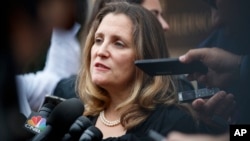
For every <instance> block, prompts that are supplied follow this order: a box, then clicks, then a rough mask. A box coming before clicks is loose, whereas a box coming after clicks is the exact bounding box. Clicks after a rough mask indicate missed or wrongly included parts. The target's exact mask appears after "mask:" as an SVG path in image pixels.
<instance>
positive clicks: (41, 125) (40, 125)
mask: <svg viewBox="0 0 250 141" xmlns="http://www.w3.org/2000/svg"><path fill="white" fill-rule="evenodd" d="M25 127H26V128H28V129H30V130H31V131H33V132H35V133H40V132H41V131H43V130H44V129H45V128H46V119H45V118H43V117H42V116H32V117H31V118H30V119H29V120H28V121H27V122H26V124H25Z"/></svg>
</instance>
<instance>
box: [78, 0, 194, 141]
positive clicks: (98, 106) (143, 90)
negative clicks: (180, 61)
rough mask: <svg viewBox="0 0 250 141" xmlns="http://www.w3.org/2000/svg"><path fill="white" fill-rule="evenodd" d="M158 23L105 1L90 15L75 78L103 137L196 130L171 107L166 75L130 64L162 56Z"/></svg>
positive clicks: (169, 82) (147, 14) (172, 93)
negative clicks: (153, 131) (92, 15)
mask: <svg viewBox="0 0 250 141" xmlns="http://www.w3.org/2000/svg"><path fill="white" fill-rule="evenodd" d="M163 34H164V32H163V30H162V27H161V25H160V23H159V22H158V21H157V19H156V18H155V17H154V15H153V14H152V13H150V12H149V11H147V10H145V9H144V8H142V7H140V6H136V5H131V4H128V3H125V2H120V3H110V4H108V5H107V6H106V7H104V8H103V9H102V10H101V11H100V12H99V13H98V14H97V16H96V18H95V20H94V22H93V25H92V28H91V29H90V32H89V34H88V36H87V40H86V44H85V47H84V50H83V57H84V58H83V60H84V62H83V64H84V65H83V66H82V68H81V71H80V73H79V76H78V91H79V96H80V98H81V99H82V100H83V102H84V104H85V111H84V115H85V116H88V117H90V118H91V119H92V121H93V123H94V124H95V126H96V127H97V128H99V129H100V130H101V131H102V133H103V138H104V140H143V141H145V140H152V139H150V138H149V136H147V134H148V131H149V130H150V129H153V130H155V131H157V132H159V133H161V134H163V135H167V133H168V132H170V131H173V130H177V131H181V132H185V133H195V132H197V131H198V124H197V122H196V120H195V119H194V118H193V117H192V116H191V114H190V113H188V112H187V111H186V110H183V108H179V107H181V106H178V105H177V97H176V91H175V88H174V85H173V81H172V79H171V78H170V76H157V77H150V76H148V75H147V74H145V73H143V72H142V71H141V70H139V69H138V68H136V66H135V65H134V61H135V60H138V59H150V58H162V57H168V56H167V55H166V54H165V53H166V52H167V51H166V42H165V39H164V36H163Z"/></svg>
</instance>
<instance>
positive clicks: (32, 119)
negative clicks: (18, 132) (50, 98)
mask: <svg viewBox="0 0 250 141" xmlns="http://www.w3.org/2000/svg"><path fill="white" fill-rule="evenodd" d="M54 107H55V105H54V104H52V103H45V104H44V105H43V106H42V107H41V108H40V109H39V111H38V112H32V113H31V114H30V116H29V117H28V119H27V120H26V122H25V124H24V126H25V128H26V129H27V130H28V131H30V132H32V133H33V135H35V134H39V133H40V132H42V131H43V130H44V129H45V127H46V120H47V118H48V116H49V115H50V113H51V111H52V110H53V109H54Z"/></svg>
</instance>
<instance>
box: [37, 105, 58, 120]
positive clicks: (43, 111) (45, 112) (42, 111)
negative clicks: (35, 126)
mask: <svg viewBox="0 0 250 141" xmlns="http://www.w3.org/2000/svg"><path fill="white" fill-rule="evenodd" d="M54 108H55V105H54V104H52V103H45V104H44V105H43V106H42V107H41V108H40V109H39V111H38V112H39V114H40V115H42V116H43V117H49V115H50V113H51V112H52V110H53V109H54Z"/></svg>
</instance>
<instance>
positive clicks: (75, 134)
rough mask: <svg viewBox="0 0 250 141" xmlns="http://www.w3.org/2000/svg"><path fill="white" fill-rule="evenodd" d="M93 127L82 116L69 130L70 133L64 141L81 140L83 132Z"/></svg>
mask: <svg viewBox="0 0 250 141" xmlns="http://www.w3.org/2000/svg"><path fill="white" fill-rule="evenodd" d="M91 125H92V122H91V121H90V120H89V119H88V118H87V117H85V116H80V117H78V118H77V119H76V121H75V122H74V123H73V124H72V125H71V127H70V128H69V132H68V133H67V134H66V135H65V136H64V138H63V139H62V141H76V140H79V138H80V136H81V134H82V133H83V131H85V130H86V129H87V128H88V127H90V126H91Z"/></svg>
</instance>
